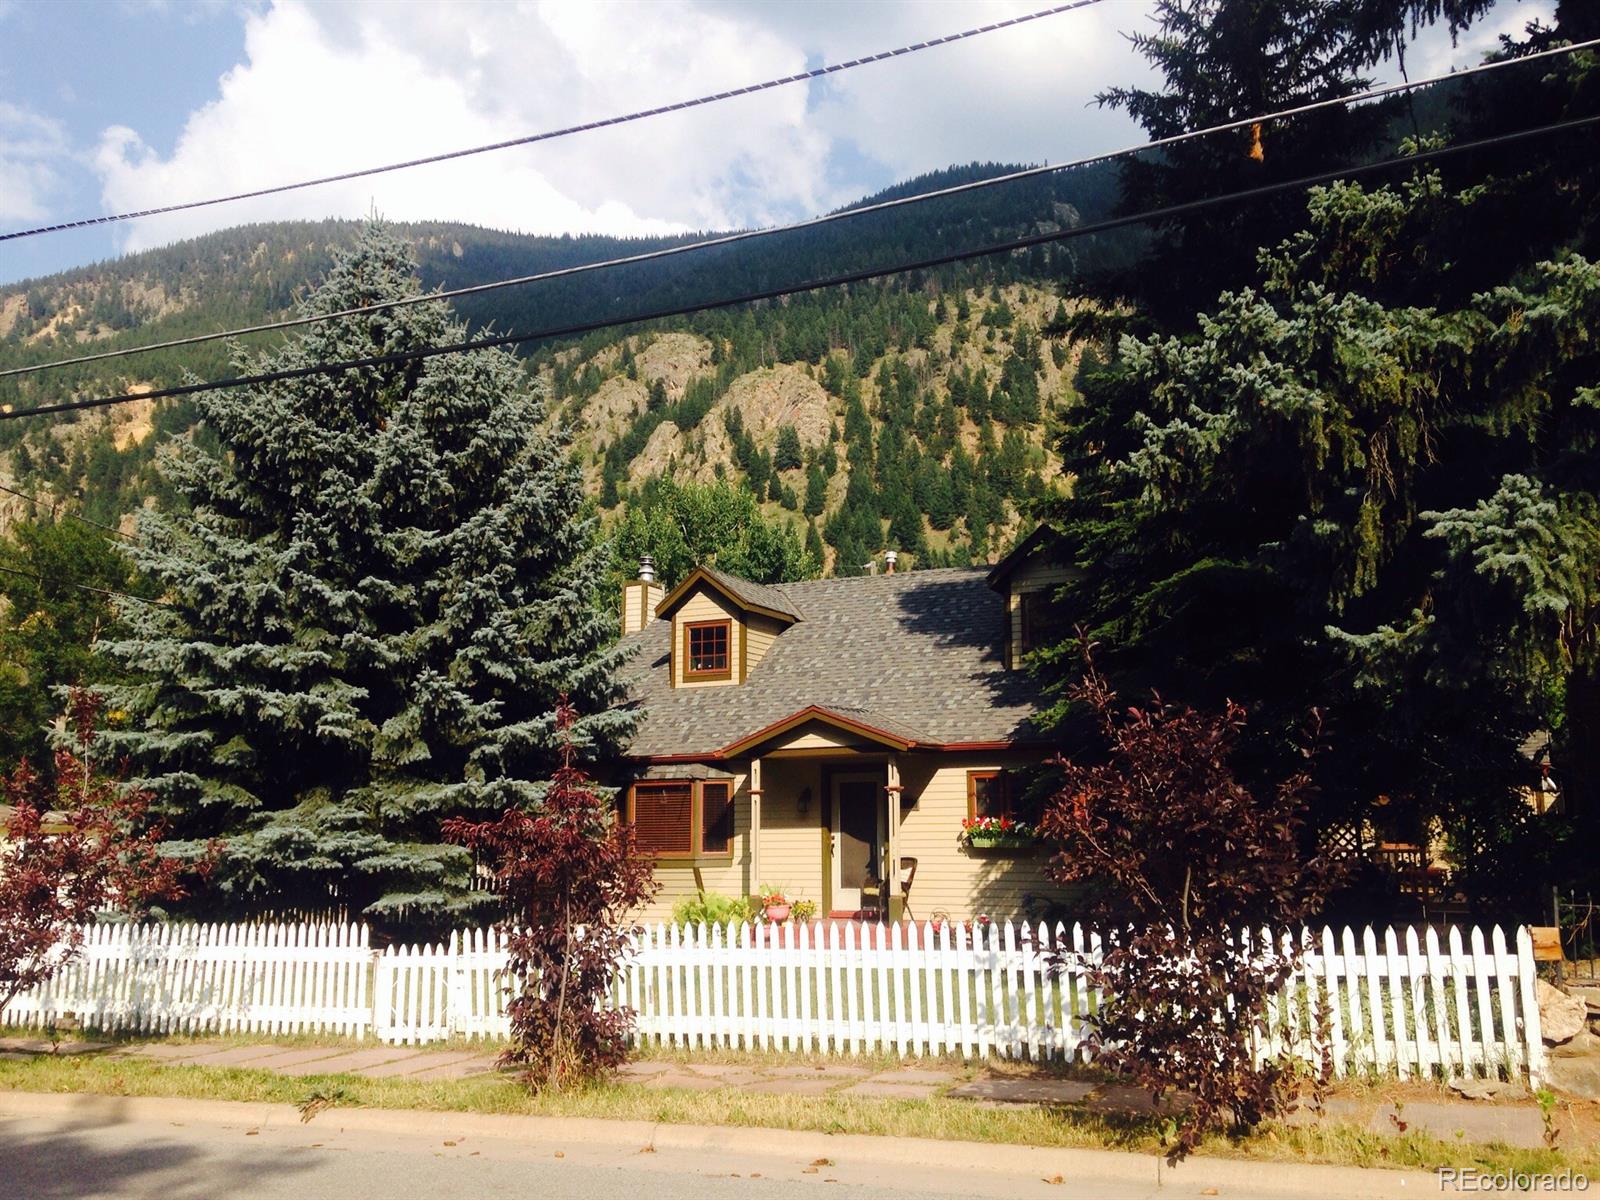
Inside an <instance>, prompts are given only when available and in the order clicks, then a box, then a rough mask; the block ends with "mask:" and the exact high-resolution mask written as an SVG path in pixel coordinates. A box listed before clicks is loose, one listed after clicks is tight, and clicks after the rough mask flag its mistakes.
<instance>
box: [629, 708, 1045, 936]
mask: <svg viewBox="0 0 1600 1200" xmlns="http://www.w3.org/2000/svg"><path fill="white" fill-rule="evenodd" d="M837 738H838V733H837V731H834V730H818V729H815V728H813V729H809V730H796V731H792V732H791V733H790V735H789V736H787V737H785V738H784V739H783V740H782V741H781V742H780V743H779V744H776V745H773V744H768V745H763V746H757V747H753V748H752V750H753V752H751V753H749V754H747V755H746V756H744V757H738V758H734V757H731V756H730V757H729V758H727V759H723V760H721V761H711V762H708V761H704V760H702V761H698V762H693V761H691V762H678V763H662V762H659V761H658V762H657V763H654V764H652V765H651V767H650V768H649V770H648V772H647V773H646V774H645V775H643V776H641V777H639V778H638V779H637V780H636V782H635V784H634V787H633V789H632V797H631V799H630V803H629V810H630V813H631V814H633V816H634V820H635V827H636V828H645V827H646V826H644V825H641V823H640V820H639V813H640V812H641V811H642V810H641V809H640V806H639V803H638V796H639V795H640V790H639V789H640V788H641V787H643V788H645V789H646V790H647V791H648V790H649V789H653V788H656V787H658V786H663V785H665V786H670V784H671V783H676V785H677V788H678V791H677V792H676V793H675V797H676V805H677V808H676V810H675V813H674V814H673V815H672V817H671V819H673V820H687V821H688V823H689V824H690V825H691V826H692V829H693V832H692V834H686V835H685V836H684V837H682V838H681V839H680V840H679V842H678V843H677V844H678V845H679V846H680V847H684V848H687V849H688V850H689V851H690V852H688V853H658V854H657V859H656V878H657V880H658V882H659V883H660V885H661V891H660V893H659V894H658V896H657V898H656V900H655V902H654V903H653V904H652V905H651V906H650V907H649V909H648V910H647V911H646V912H645V913H644V914H643V915H644V916H645V917H646V918H647V919H650V920H669V919H671V917H672V913H673V909H674V907H675V906H677V905H679V904H680V903H682V902H683V901H685V900H688V899H691V898H693V897H694V896H695V895H696V894H697V893H701V894H720V895H724V896H734V897H737V896H756V895H760V894H762V893H763V892H773V891H776V892H781V893H783V895H784V896H785V897H786V898H787V899H789V900H790V901H791V902H794V901H800V900H806V901H810V902H811V904H812V905H814V906H815V911H816V916H817V917H818V918H819V919H831V920H867V921H873V922H877V921H883V920H888V921H892V922H900V921H904V920H914V921H928V920H955V921H965V920H970V919H972V918H973V917H976V916H979V915H985V916H991V917H994V918H996V919H1000V918H1009V917H1019V916H1023V915H1025V914H1027V913H1028V912H1030V911H1034V910H1036V909H1037V905H1036V904H1035V903H1034V901H1036V900H1038V899H1040V898H1043V897H1046V896H1048V895H1049V894H1050V893H1051V892H1052V891H1053V889H1052V887H1051V885H1050V883H1049V881H1048V879H1047V878H1046V876H1045V873H1044V860H1043V858H1042V856H1041V855H1040V854H1039V853H1038V852H1037V851H1036V850H1034V849H1032V848H1023V849H1011V850H1006V851H985V850H974V849H973V848H971V847H969V846H967V845H966V844H965V843H964V842H963V841H962V840H961V832H962V821H963V820H965V819H966V818H967V817H968V816H969V815H971V813H972V812H973V808H974V804H975V802H976V801H975V795H976V794H977V793H979V792H980V791H981V789H982V788H984V787H987V786H991V785H992V784H993V781H995V780H997V779H1000V778H1002V777H1003V776H1004V775H1005V773H1006V771H1007V769H1008V768H1010V767H1013V766H1019V765H1021V764H1022V763H1024V762H1026V761H1028V759H1027V757H1026V755H1025V754H1024V753H1023V752H1020V751H1016V750H1012V749H1010V748H1005V749H1002V750H994V751H986V752H978V751H974V752H970V753H950V752H941V751H920V750H910V749H899V748H896V747H893V746H883V745H881V744H870V743H869V744H857V745H840V744H838V740H837ZM817 743H822V744H817ZM724 796H727V797H729V800H728V803H729V804H730V805H731V812H729V813H727V814H726V815H725V816H724V815H722V814H721V810H720V808H719V805H721V804H722V802H723V801H722V797H724ZM719 820H720V821H722V822H724V824H723V825H722V826H721V827H718V825H717V822H718V821H719ZM696 838H698V844H694V842H695V839H696Z"/></svg>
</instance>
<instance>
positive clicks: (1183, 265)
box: [1098, 0, 1493, 319]
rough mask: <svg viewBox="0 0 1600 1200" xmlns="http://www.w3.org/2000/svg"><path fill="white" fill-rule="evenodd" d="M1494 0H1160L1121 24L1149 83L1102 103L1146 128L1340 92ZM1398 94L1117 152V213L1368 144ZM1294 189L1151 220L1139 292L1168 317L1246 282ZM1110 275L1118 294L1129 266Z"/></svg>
mask: <svg viewBox="0 0 1600 1200" xmlns="http://www.w3.org/2000/svg"><path fill="white" fill-rule="evenodd" d="M1492 3H1493V0H1399V2H1395V0H1277V2H1275V3H1270V4H1264V3H1260V2H1258V0H1160V2H1159V3H1158V4H1157V5H1156V20H1157V22H1158V24H1159V29H1158V30H1157V31H1156V32H1154V33H1149V32H1145V31H1142V30H1141V31H1138V32H1135V33H1133V34H1131V35H1130V38H1131V40H1132V42H1133V45H1134V48H1135V49H1136V50H1138V51H1139V52H1140V53H1141V54H1142V55H1143V56H1144V57H1145V58H1146V59H1147V60H1148V61H1149V62H1150V63H1151V64H1152V65H1153V66H1154V67H1155V68H1156V69H1157V70H1158V71H1159V72H1160V73H1161V76H1162V86H1161V87H1160V88H1158V89H1152V88H1144V87H1121V88H1111V89H1109V90H1107V91H1105V92H1102V93H1101V94H1100V95H1099V97H1098V99H1099V101H1100V103H1101V104H1103V105H1109V106H1112V107H1115V108H1120V109H1123V110H1124V111H1126V112H1127V113H1128V114H1129V115H1130V116H1131V117H1133V119H1134V120H1136V121H1137V122H1139V124H1140V125H1142V126H1143V127H1144V129H1145V131H1146V132H1147V133H1148V134H1149V135H1150V137H1151V138H1152V139H1157V138H1166V137H1171V136H1173V135H1174V134H1177V133H1180V132H1183V131H1186V130H1190V129H1200V128H1205V127H1207V126H1210V125H1219V124H1224V123H1226V122H1229V121H1235V120H1239V119H1242V118H1244V117H1247V116H1250V115H1253V114H1257V113H1264V112H1272V111H1274V110H1276V109H1280V108H1289V107H1293V106H1296V105H1302V104H1310V103H1315V102H1316V101H1318V100H1325V99H1331V98H1335V97H1339V96H1348V95H1350V94H1352V93H1354V92H1358V91H1362V90H1364V89H1366V88H1368V87H1370V86H1371V79H1370V76H1369V71H1370V69H1371V68H1372V67H1373V66H1375V65H1376V64H1377V63H1379V62H1381V61H1382V60H1384V59H1386V58H1389V57H1391V56H1394V55H1398V54H1403V52H1404V47H1405V44H1406V41H1407V39H1408V37H1410V36H1412V35H1414V34H1415V32H1416V30H1417V28H1418V27H1419V26H1421V25H1425V24H1430V23H1432V22H1433V21H1435V20H1438V19H1439V18H1441V17H1443V18H1445V19H1446V20H1447V21H1448V22H1449V24H1450V27H1451V30H1452V32H1453V31H1454V30H1456V29H1458V28H1460V27H1462V26H1465V25H1466V24H1467V23H1468V22H1469V21H1471V20H1472V19H1473V18H1474V17H1476V16H1477V15H1478V14H1480V13H1482V12H1483V11H1484V10H1486V9H1487V8H1489V7H1490V5H1491V4H1492ZM1395 112H1396V107H1395V103H1380V104H1365V105H1355V106H1345V105H1334V106H1332V107H1329V108H1326V109H1321V110H1319V111H1317V112H1314V113H1307V114H1303V115H1301V116H1298V117H1296V118H1295V119H1294V121H1293V122H1292V123H1288V122H1285V123H1279V124H1276V125H1271V126H1267V127H1265V128H1260V129H1250V128H1246V129H1241V130H1236V131H1233V132H1231V133H1228V134H1223V135H1219V136H1216V137H1209V138H1198V139H1195V140H1193V141H1188V142H1183V143H1180V144H1178V145H1176V146H1173V147H1170V148H1169V149H1168V150H1166V151H1163V153H1162V154H1161V155H1160V156H1159V157H1156V156H1150V157H1139V158H1133V159H1127V160H1124V161H1123V163H1122V183H1123V188H1122V195H1121V198H1120V200H1119V204H1120V207H1121V208H1122V210H1123V211H1125V212H1139V211H1145V210H1148V209H1153V208H1162V207H1165V206H1169V205H1175V204H1181V203H1183V202H1185V201H1189V200H1193V199H1196V198H1198V197H1202V196H1206V197H1209V196H1217V195H1222V194H1224V193H1227V192H1234V191H1242V190H1244V189H1247V188H1252V187H1259V186H1261V185H1264V184H1267V183H1271V182H1273V181H1275V180H1283V179H1293V178H1296V177H1297V176H1302V175H1311V174H1315V173H1317V172H1319V171H1326V170H1328V169H1330V168H1333V167H1337V166H1339V165H1341V164H1345V163H1353V162H1356V161H1357V160H1359V159H1360V158H1362V157H1363V156H1364V155H1365V154H1366V153H1367V152H1368V151H1370V150H1371V149H1372V148H1373V147H1374V146H1376V145H1377V144H1378V142H1379V141H1380V139H1381V138H1382V136H1383V134H1384V132H1385V128H1386V126H1387V124H1388V122H1389V121H1390V120H1391V119H1392V117H1393V116H1394V114H1395ZM1299 217H1300V207H1299V203H1298V198H1297V197H1296V196H1295V194H1294V193H1293V192H1288V193H1284V194H1283V196H1282V198H1281V199H1270V198H1269V199H1266V200H1258V201H1254V202H1251V203H1249V204H1234V205H1226V206H1222V207H1220V208H1214V209H1210V210H1206V211H1203V212H1200V213H1194V214H1188V215H1185V216H1183V217H1179V218H1174V219H1172V220H1171V221H1169V222H1167V223H1166V224H1164V225H1163V226H1162V227H1161V228H1160V229H1159V231H1158V233H1157V236H1156V237H1155V239H1154V242H1153V244H1152V245H1151V247H1150V259H1151V261H1154V262H1159V263H1160V264H1161V266H1160V269H1159V271H1150V270H1146V271H1143V272H1135V273H1134V275H1133V276H1132V277H1131V282H1132V285H1133V290H1134V292H1135V294H1136V295H1137V297H1138V298H1139V299H1140V300H1141V301H1143V302H1144V303H1145V304H1146V305H1147V306H1149V307H1150V308H1152V309H1154V310H1156V311H1158V312H1159V313H1161V314H1163V315H1166V316H1169V317H1171V318H1174V319H1183V318H1187V317H1189V316H1190V315H1191V314H1192V313H1193V312H1194V311H1195V310H1196V309H1198V308H1199V307H1201V306H1203V305H1205V304H1208V303H1209V302H1210V301H1211V300H1212V299H1213V298H1214V297H1215V296H1216V294H1217V292H1218V291H1219V290H1221V289H1222V288H1226V287H1232V286H1238V285H1241V284H1244V283H1246V282H1248V280H1249V279H1250V277H1251V276H1252V274H1253V272H1254V263H1255V252H1256V249H1257V247H1260V246H1269V245H1273V244H1275V243H1276V242H1277V241H1278V240H1279V239H1280V238H1282V237H1284V236H1285V235H1287V234H1288V233H1289V232H1290V231H1291V230H1293V229H1294V228H1295V227H1296V226H1297V225H1298V223H1299ZM1107 282H1108V284H1109V285H1110V286H1111V287H1112V288H1114V289H1115V290H1116V294H1117V295H1118V297H1119V298H1120V297H1123V296H1126V295H1127V294H1128V291H1129V284H1130V277H1129V276H1126V275H1119V276H1118V277H1117V278H1116V279H1114V280H1108V281H1107Z"/></svg>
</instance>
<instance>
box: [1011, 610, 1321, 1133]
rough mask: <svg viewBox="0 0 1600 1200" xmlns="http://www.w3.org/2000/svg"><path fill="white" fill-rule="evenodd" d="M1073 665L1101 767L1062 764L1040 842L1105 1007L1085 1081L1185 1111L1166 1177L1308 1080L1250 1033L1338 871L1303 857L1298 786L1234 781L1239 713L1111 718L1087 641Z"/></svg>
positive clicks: (1276, 1107)
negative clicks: (1078, 897)
mask: <svg viewBox="0 0 1600 1200" xmlns="http://www.w3.org/2000/svg"><path fill="white" fill-rule="evenodd" d="M1084 663H1085V674H1084V677H1083V679H1082V681H1081V682H1079V683H1078V684H1077V685H1076V687H1075V688H1074V691H1073V698H1074V699H1075V700H1077V701H1079V702H1080V703H1082V704H1084V705H1086V706H1087V707H1088V708H1089V709H1091V710H1092V711H1093V712H1094V713H1095V715H1096V716H1097V717H1098V723H1099V727H1100V731H1101V733H1102V735H1103V737H1104V741H1105V754H1104V756H1103V758H1099V759H1098V760H1097V761H1092V762H1086V763H1074V762H1062V763H1061V764H1060V765H1061V768H1062V770H1063V773H1064V776H1065V778H1064V782H1063V785H1062V787H1061V789H1060V791H1059V792H1058V793H1057V794H1056V795H1055V796H1054V797H1053V798H1052V799H1051V801H1050V804H1049V806H1048V808H1047V810H1046V812H1045V815H1044V819H1043V820H1042V822H1041V826H1040V827H1041V831H1042V832H1043V834H1044V835H1045V837H1046V838H1047V839H1049V840H1050V841H1051V842H1052V843H1054V846H1055V851H1056V852H1055V854H1054V856H1053V858H1052V860H1051V867H1050V869H1051V874H1052V875H1053V876H1054V878H1056V879H1057V880H1058V881H1060V882H1063V883H1068V884H1074V885H1079V886H1080V887H1081V889H1082V892H1083V901H1082V902H1083V906H1084V907H1083V910H1082V911H1083V912H1084V915H1085V916H1086V917H1087V918H1088V919H1089V920H1090V921H1091V922H1092V923H1093V926H1094V927H1095V928H1097V929H1098V930H1099V931H1100V932H1101V934H1102V936H1103V938H1104V946H1103V949H1102V953H1101V955H1100V956H1099V958H1098V959H1097V960H1096V961H1092V962H1091V963H1090V964H1089V965H1088V973H1089V976H1090V982H1091V984H1092V985H1093V986H1094V987H1095V988H1097V989H1098V990H1099V991H1100V993H1101V995H1102V997H1103V999H1102V1001H1101V1003H1100V1006H1099V1008H1098V1009H1097V1010H1096V1011H1095V1012H1093V1013H1092V1014H1090V1015H1089V1017H1088V1021H1089V1024H1090V1026H1091V1029H1092V1038H1091V1041H1092V1045H1093V1049H1094V1051H1095V1054H1096V1062H1097V1065H1102V1066H1107V1067H1110V1068H1111V1069H1113V1070H1115V1071H1118V1072H1120V1073H1123V1074H1125V1075H1126V1076H1128V1077H1129V1078H1131V1079H1132V1080H1133V1081H1134V1082H1136V1083H1138V1084H1139V1085H1140V1086H1142V1087H1145V1088H1147V1089H1148V1090H1149V1092H1150V1093H1151V1095H1152V1097H1153V1098H1154V1099H1156V1100H1157V1101H1158V1102H1159V1101H1161V1100H1162V1099H1163V1098H1166V1097H1169V1096H1170V1094H1172V1093H1177V1094H1178V1095H1179V1097H1181V1099H1180V1100H1179V1102H1178V1108H1177V1111H1176V1112H1175V1114H1174V1120H1175V1131H1174V1139H1173V1141H1172V1143H1171V1145H1170V1157H1171V1159H1172V1161H1174V1162H1175V1161H1177V1160H1178V1159H1180V1158H1182V1157H1183V1156H1184V1155H1186V1154H1187V1153H1188V1152H1189V1151H1190V1150H1192V1149H1193V1148H1194V1147H1195V1146H1196V1145H1197V1144H1198V1143H1199V1141H1200V1139H1201V1138H1203V1137H1204V1136H1205V1135H1206V1134H1208V1133H1212V1132H1230V1131H1240V1130H1245V1129H1249V1128H1251V1127H1253V1126H1255V1125H1257V1124H1259V1123H1260V1122H1261V1121H1262V1120H1264V1119H1266V1118H1268V1117H1270V1116H1272V1115H1273V1114H1275V1113H1277V1112H1280V1111H1281V1110H1282V1108H1283V1106H1284V1105H1285V1104H1287V1103H1288V1102H1289V1100H1290V1099H1291V1098H1292V1096H1293V1094H1294V1092H1295V1091H1296V1090H1297V1087H1298V1084H1299V1082H1301V1081H1303V1080H1304V1078H1305V1073H1304V1072H1303V1071H1302V1070H1301V1069H1299V1068H1298V1067H1297V1066H1296V1065H1295V1064H1294V1063H1293V1062H1291V1061H1290V1060H1288V1059H1286V1058H1282V1057H1274V1056H1271V1055H1267V1054H1264V1053H1262V1052H1261V1051H1260V1044H1261V1043H1260V1037H1259V1034H1260V1030H1261V1028H1262V1023H1263V1020H1264V1018H1265V1016H1266V1014H1267V1012H1268V1009H1269V1001H1271V1000H1272V999H1273V998H1274V997H1276V996H1278V995H1279V994H1280V993H1281V991H1282V990H1283V988H1284V986H1285V984H1286V983H1287V982H1288V981H1289V979H1290V977H1291V976H1292V974H1293V973H1294V970H1295V968H1296V966H1297V965H1298V963H1299V959H1300V953H1301V949H1300V947H1299V933H1300V929H1301V923H1302V922H1303V921H1305V920H1306V919H1307V918H1308V917H1310V916H1311V915H1312V914H1313V913H1315V912H1317V911H1318V909H1319V908H1320V907H1321V905H1322V904H1323V902H1324V900H1325V899H1326V897H1327V894H1328V892H1329V890H1330V888H1331V887H1332V885H1333V883H1334V882H1335V864H1334V863H1332V862H1330V861H1329V860H1328V859H1326V858H1325V857H1322V856H1320V855H1318V854H1314V853H1308V852H1307V849H1306V846H1305V841H1306V838H1305V823H1304V821H1305V813H1306V803H1307V796H1308V792H1309V790H1310V776H1309V774H1307V773H1306V772H1304V771H1300V772H1297V773H1295V774H1293V775H1291V776H1290V777H1289V778H1286V779H1282V780H1280V781H1278V782H1276V783H1274V784H1269V785H1264V786H1263V785H1256V786H1249V785H1246V784H1245V783H1244V782H1242V781H1241V780H1240V779H1239V778H1238V776H1237V775H1236V774H1235V772H1234V770H1233V767H1232V765H1231V759H1232V757H1233V752H1234V748H1235V746H1236V745H1237V743H1238V740H1239V736H1240V733H1241V731H1242V730H1243V729H1244V726H1245V713H1244V710H1243V709H1242V708H1241V707H1240V706H1239V705H1237V704H1235V703H1233V702H1231V701H1230V702H1228V703H1227V704H1225V705H1224V707H1223V709H1222V711H1221V712H1217V713H1209V712H1197V711H1195V710H1194V709H1192V708H1189V707H1186V706H1182V705H1175V704H1169V703H1166V702H1164V701H1163V700H1162V699H1161V697H1160V696H1159V695H1157V696H1153V697H1152V700H1151V703H1150V704H1149V705H1148V706H1147V707H1143V708H1127V709H1122V708H1119V706H1118V703H1117V697H1116V695H1115V693H1114V692H1113V690H1112V688H1111V686H1110V684H1109V683H1108V682H1107V681H1106V679H1105V677H1104V676H1103V675H1101V674H1100V673H1099V671H1098V670H1097V669H1096V668H1095V665H1094V660H1093V655H1092V648H1091V647H1090V646H1089V645H1088V644H1087V642H1086V643H1085V645H1084ZM1304 753H1305V754H1306V755H1308V756H1309V754H1310V753H1311V749H1310V746H1309V745H1308V746H1307V748H1306V749H1305V751H1304ZM1263 926H1267V927H1270V928H1271V930H1272V931H1273V935H1272V936H1271V937H1270V938H1265V939H1264V938H1263V937H1262V936H1261V933H1260V931H1261V929H1262V928H1263ZM1285 932H1288V933H1290V934H1291V935H1293V937H1294V943H1293V944H1292V945H1291V946H1289V947H1287V948H1286V947H1285V946H1284V944H1283V941H1282V936H1281V935H1282V934H1284V933H1285ZM1307 1017H1308V1019H1311V1020H1316V1019H1318V1018H1319V1017H1320V1014H1318V1013H1314V1012H1313V1013H1310V1014H1307Z"/></svg>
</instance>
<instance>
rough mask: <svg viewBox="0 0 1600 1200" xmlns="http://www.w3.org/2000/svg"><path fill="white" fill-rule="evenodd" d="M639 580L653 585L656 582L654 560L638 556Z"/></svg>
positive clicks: (646, 555)
mask: <svg viewBox="0 0 1600 1200" xmlns="http://www.w3.org/2000/svg"><path fill="white" fill-rule="evenodd" d="M639 578H640V579H642V580H644V582H645V583H654V582H655V581H656V560H655V559H653V558H651V557H650V556H649V555H648V554H644V555H640V557H639Z"/></svg>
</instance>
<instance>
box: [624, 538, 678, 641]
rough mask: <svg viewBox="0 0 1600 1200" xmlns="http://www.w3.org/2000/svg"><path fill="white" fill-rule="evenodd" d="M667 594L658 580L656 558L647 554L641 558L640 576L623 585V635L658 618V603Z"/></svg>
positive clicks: (636, 631)
mask: <svg viewBox="0 0 1600 1200" xmlns="http://www.w3.org/2000/svg"><path fill="white" fill-rule="evenodd" d="M666 594H667V592H666V589H665V588H663V587H662V586H661V585H660V584H659V583H657V582H656V563H655V559H653V558H651V557H650V556H649V555H648V554H646V555H645V556H644V557H643V558H641V559H640V560H639V577H638V578H637V579H633V580H629V581H628V582H627V583H625V584H623V585H622V636H623V637H627V636H628V635H629V634H630V633H638V632H639V630H641V629H643V628H644V627H645V626H646V625H648V624H650V622H651V621H654V620H655V619H656V605H658V604H660V603H661V598H662V597H663V596H665V595H666Z"/></svg>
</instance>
